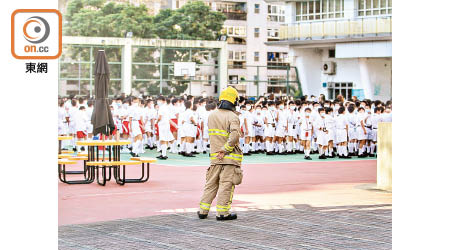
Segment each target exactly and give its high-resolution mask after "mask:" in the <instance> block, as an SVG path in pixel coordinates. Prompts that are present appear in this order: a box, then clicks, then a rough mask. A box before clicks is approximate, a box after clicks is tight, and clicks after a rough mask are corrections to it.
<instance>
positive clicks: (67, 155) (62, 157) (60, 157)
mask: <svg viewBox="0 0 450 250" xmlns="http://www.w3.org/2000/svg"><path fill="white" fill-rule="evenodd" d="M72 156H73V155H69V154H59V155H58V159H67V158H70V157H72Z"/></svg>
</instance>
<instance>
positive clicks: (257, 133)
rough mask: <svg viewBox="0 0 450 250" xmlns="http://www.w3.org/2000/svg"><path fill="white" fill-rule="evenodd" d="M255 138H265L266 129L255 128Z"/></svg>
mask: <svg viewBox="0 0 450 250" xmlns="http://www.w3.org/2000/svg"><path fill="white" fill-rule="evenodd" d="M255 136H261V137H264V127H255Z"/></svg>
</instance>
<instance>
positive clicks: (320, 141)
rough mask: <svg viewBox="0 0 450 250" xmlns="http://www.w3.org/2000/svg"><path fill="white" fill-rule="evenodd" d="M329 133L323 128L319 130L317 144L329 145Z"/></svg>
mask: <svg viewBox="0 0 450 250" xmlns="http://www.w3.org/2000/svg"><path fill="white" fill-rule="evenodd" d="M327 137H328V136H327V134H326V133H325V132H323V131H321V130H319V131H317V144H319V145H321V146H326V145H328V138H327Z"/></svg>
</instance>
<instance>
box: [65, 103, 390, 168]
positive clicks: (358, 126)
mask: <svg viewBox="0 0 450 250" xmlns="http://www.w3.org/2000/svg"><path fill="white" fill-rule="evenodd" d="M93 102H94V101H93V100H92V99H87V98H83V97H79V98H73V97H68V98H66V97H64V98H59V111H58V134H59V135H73V136H74V139H73V140H72V141H64V142H63V148H64V149H68V148H73V149H74V150H76V151H84V150H86V149H85V148H83V147H79V146H76V141H77V140H86V139H97V138H98V137H99V135H93V134H92V131H93V128H92V124H91V116H92V112H93ZM217 103H218V101H217V99H214V98H212V97H208V98H202V97H193V96H187V95H183V96H162V95H161V96H157V97H151V96H148V97H136V96H123V95H122V96H119V97H115V98H113V100H112V103H111V105H110V108H111V112H112V115H113V119H114V123H115V127H116V129H115V130H114V131H113V135H114V136H116V138H120V139H121V140H130V142H131V144H130V145H129V146H124V147H123V148H122V152H123V153H130V154H131V155H132V156H139V155H141V154H143V153H145V151H146V150H153V149H156V150H157V152H160V155H159V156H158V157H157V158H159V159H167V158H168V154H167V153H168V151H169V153H172V154H180V155H183V156H186V157H195V154H199V153H204V154H206V153H208V149H209V136H208V116H209V114H210V113H211V112H213V111H214V110H215V109H216V108H217ZM236 112H237V114H238V115H239V118H240V125H241V132H242V133H241V140H240V146H241V148H242V149H243V153H244V155H251V154H260V153H265V154H267V155H275V154H280V155H285V154H304V158H305V159H306V160H311V154H319V157H318V158H319V159H327V158H334V157H339V158H351V157H352V156H357V157H360V158H363V157H368V156H370V157H374V156H375V155H376V145H377V131H378V123H380V122H392V102H391V101H387V102H382V101H379V100H376V101H372V100H368V99H365V100H358V99H357V98H356V97H352V99H351V100H346V99H345V98H344V97H343V96H338V97H337V98H336V99H335V100H326V99H325V98H324V96H323V95H321V96H319V97H315V96H303V97H302V98H299V99H294V98H293V97H275V96H274V95H269V96H261V97H259V98H245V97H241V98H240V99H239V103H238V105H237V106H236Z"/></svg>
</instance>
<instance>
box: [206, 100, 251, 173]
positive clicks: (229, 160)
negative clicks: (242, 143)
mask: <svg viewBox="0 0 450 250" xmlns="http://www.w3.org/2000/svg"><path fill="white" fill-rule="evenodd" d="M240 133H241V130H240V127H239V117H238V115H236V114H235V113H234V112H233V111H231V110H226V109H217V110H216V111H213V112H212V113H211V114H210V115H209V117H208V134H209V140H210V147H211V155H210V160H211V164H230V165H236V166H241V163H242V159H243V156H242V150H241V148H240V147H239V137H240ZM219 151H224V152H225V157H224V158H223V159H222V160H219V159H217V158H216V156H217V154H218V152H219Z"/></svg>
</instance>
